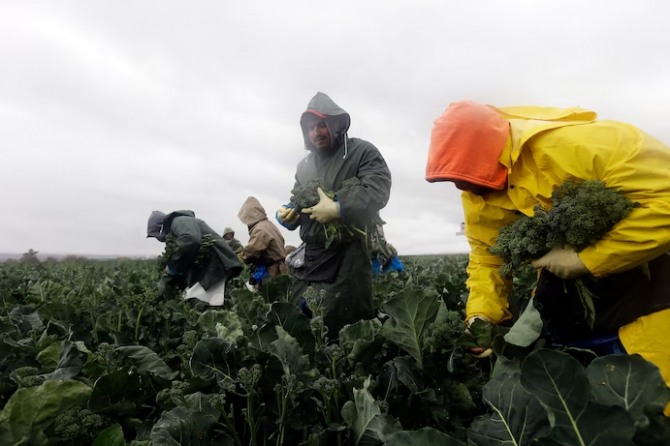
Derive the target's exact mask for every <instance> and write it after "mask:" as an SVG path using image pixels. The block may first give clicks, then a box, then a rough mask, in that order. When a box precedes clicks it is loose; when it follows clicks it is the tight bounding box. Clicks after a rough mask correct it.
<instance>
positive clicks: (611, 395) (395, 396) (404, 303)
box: [0, 256, 670, 446]
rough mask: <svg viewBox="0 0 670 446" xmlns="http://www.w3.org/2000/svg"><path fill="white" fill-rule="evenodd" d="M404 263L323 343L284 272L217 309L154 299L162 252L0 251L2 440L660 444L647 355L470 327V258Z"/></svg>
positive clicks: (662, 390)
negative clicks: (472, 349) (148, 256)
mask: <svg viewBox="0 0 670 446" xmlns="http://www.w3.org/2000/svg"><path fill="white" fill-rule="evenodd" d="M403 260H404V261H405V264H406V271H405V272H403V273H392V274H389V275H384V276H381V277H379V278H376V279H375V284H374V299H375V305H376V308H377V315H378V316H377V318H375V319H373V320H366V321H360V322H358V323H356V324H353V325H350V326H347V327H345V328H344V329H343V330H342V331H341V332H340V334H339V338H338V339H337V340H335V341H333V340H332V336H329V334H328V333H327V332H326V331H325V329H324V325H323V320H322V317H321V315H320V312H319V307H318V302H319V299H320V296H315V295H313V296H311V297H310V302H311V303H312V305H311V307H312V308H313V310H314V313H315V316H314V318H312V319H308V318H306V317H305V316H304V315H303V314H302V313H301V312H300V311H299V309H298V308H297V307H295V306H293V305H291V304H289V303H287V300H288V297H289V291H288V290H289V289H290V287H289V283H290V278H289V277H286V276H283V277H282V276H280V277H278V278H276V279H275V280H274V281H272V282H270V283H267V284H264V288H263V289H262V290H261V291H262V292H261V293H260V294H253V293H251V292H249V291H248V290H246V289H245V288H244V286H243V281H244V280H245V279H246V277H245V275H246V274H248V273H246V272H245V273H244V274H243V276H242V277H239V278H237V279H235V281H234V283H233V286H232V287H231V291H230V298H229V299H228V300H227V303H226V305H225V307H223V308H216V309H213V308H209V307H206V306H201V305H200V304H195V303H193V302H185V301H182V300H180V299H178V298H175V299H165V298H159V297H157V294H156V282H157V279H158V277H159V275H160V271H159V267H158V262H157V260H130V259H128V260H121V259H119V260H109V261H94V260H82V259H74V260H71V261H62V262H55V261H53V262H5V263H0V445H1V446H5V445H31V446H39V445H94V446H103V445H104V446H117V445H134V446H140V445H153V446H163V445H187V446H189V445H194V446H195V445H202V446H204V445H236V446H240V445H254V446H255V445H338V446H342V445H389V446H393V445H398V446H400V445H402V446H407V445H447V446H451V445H460V446H465V445H470V446H473V445H474V446H487V445H494V446H502V445H505V446H507V445H519V446H521V445H531V444H532V445H539V446H556V445H569V446H575V445H579V446H587V445H588V446H600V445H606V446H614V445H617V446H620V445H668V444H670V426H669V422H668V419H667V418H664V417H663V416H662V414H661V413H662V409H663V407H664V405H665V403H666V402H667V401H668V399H670V389H668V388H667V387H666V386H665V384H664V383H663V381H662V379H661V378H660V374H659V373H658V370H657V369H656V368H655V367H654V366H653V365H651V364H650V363H648V362H646V361H644V360H643V359H642V358H640V357H639V356H636V355H633V356H629V355H619V356H606V357H600V358H596V357H595V355H593V354H591V353H590V352H588V351H578V352H574V351H557V350H554V349H548V348H545V347H544V346H543V344H542V342H541V341H539V342H536V343H534V344H533V345H531V346H529V347H527V348H519V347H515V346H510V345H507V344H506V343H505V341H504V339H503V338H502V334H504V332H505V330H507V328H505V327H500V328H497V329H496V331H494V332H493V333H491V332H489V333H466V332H465V330H464V325H463V322H462V320H463V308H464V302H465V297H466V289H465V266H466V262H467V257H466V256H418V257H405V258H403ZM531 285H532V279H531V280H528V279H519V280H518V281H517V283H516V287H515V295H514V299H513V304H514V305H513V308H514V309H515V312H516V313H518V309H519V308H521V306H523V303H524V302H525V301H526V300H527V299H528V297H529V294H530V291H529V290H530V287H531ZM475 336H480V337H481V336H488V337H490V338H491V339H490V341H491V342H492V343H493V345H494V350H495V352H496V354H495V355H493V356H491V357H489V358H486V359H482V360H478V359H475V358H473V357H471V356H470V355H469V354H468V353H467V347H468V346H471V345H473V342H475V341H476V339H475ZM478 341H479V342H480V343H481V342H484V341H485V340H482V339H479V340H478ZM493 358H498V359H497V360H494V359H493ZM494 361H496V362H495V367H494Z"/></svg>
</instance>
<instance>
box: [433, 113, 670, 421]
mask: <svg viewBox="0 0 670 446" xmlns="http://www.w3.org/2000/svg"><path fill="white" fill-rule="evenodd" d="M596 117H597V115H596V113H595V112H593V111H589V110H585V109H580V108H567V109H559V108H549V107H506V108H496V107H493V106H488V105H482V104H478V103H475V102H471V101H462V102H455V103H452V104H450V105H449V107H447V109H446V110H445V112H444V113H443V114H442V115H441V116H440V117H439V118H438V119H437V120H436V121H435V124H434V127H433V129H432V135H431V144H430V150H429V154H428V162H427V167H426V179H427V181H429V182H438V181H450V182H452V183H454V184H455V185H456V187H457V188H458V189H460V190H461V191H463V192H462V195H461V197H462V203H463V208H464V213H465V220H466V224H465V234H466V236H467V238H468V241H469V244H470V247H471V253H470V261H469V264H468V268H467V272H468V280H467V287H468V290H469V295H468V300H467V305H466V316H465V317H466V321H467V323H471V322H472V321H474V320H476V318H481V319H484V320H486V321H489V322H491V323H494V324H498V323H501V322H503V321H506V320H508V319H510V318H511V317H512V315H511V313H510V310H509V302H508V296H509V294H510V292H511V287H512V281H511V278H510V277H507V276H505V275H503V274H501V271H500V267H501V266H502V265H503V263H504V262H505V260H504V259H503V258H502V257H500V256H498V255H495V254H493V253H492V252H491V248H492V247H493V246H494V245H495V243H496V241H497V237H498V235H499V232H500V230H501V229H502V228H503V227H506V226H508V225H510V224H511V223H512V222H513V221H515V220H516V219H518V218H519V216H527V217H532V216H533V215H534V211H535V210H536V209H537V206H538V205H539V206H540V207H542V208H545V209H548V208H550V207H551V205H552V201H551V200H552V193H553V192H555V191H557V189H559V187H561V186H562V185H564V184H566V183H575V184H579V183H584V182H589V181H594V180H595V181H597V182H600V183H602V184H603V185H604V186H605V187H606V188H608V189H612V190H615V191H617V192H618V193H620V194H621V195H623V196H624V197H625V198H626V199H627V200H629V201H630V202H632V203H634V207H632V209H631V210H630V211H629V212H627V213H626V215H625V217H623V218H622V219H621V220H619V221H618V222H616V223H615V224H614V225H613V226H612V227H611V229H609V230H608V232H606V233H605V234H603V235H602V237H600V238H599V239H597V240H595V241H594V242H593V243H592V244H590V245H588V246H586V247H584V248H583V249H581V250H579V251H577V250H575V249H574V248H572V247H571V246H569V245H568V246H557V247H555V248H553V249H551V250H549V251H548V252H547V253H546V254H544V255H541V256H539V258H535V259H533V260H532V265H533V266H534V267H535V268H538V269H540V272H541V273H540V275H539V277H540V278H542V277H543V276H544V277H545V278H547V277H548V280H544V281H542V280H541V281H539V282H538V287H537V288H536V291H535V295H534V298H533V300H532V301H533V304H534V305H535V307H537V308H538V310H539V311H540V314H541V316H542V319H543V321H544V323H545V326H546V325H547V324H548V325H549V327H548V328H549V330H548V331H549V333H557V334H558V335H559V336H563V337H565V338H566V339H568V340H569V338H570V333H569V332H566V330H565V327H574V326H575V325H574V323H573V321H571V320H569V318H570V317H574V315H575V313H565V314H561V312H562V311H563V310H562V309H561V308H562V307H565V308H570V307H571V305H570V299H575V298H576V297H575V296H574V293H573V295H566V293H565V292H564V290H563V289H562V285H563V284H564V283H565V282H564V280H569V279H576V278H585V277H589V278H592V279H593V280H596V279H597V284H598V285H597V288H598V291H599V293H598V297H597V298H596V299H593V302H594V306H595V320H594V321H593V323H592V324H588V327H589V330H591V333H590V334H589V333H586V335H592V336H593V337H602V336H605V335H606V334H607V333H608V332H613V333H614V334H615V335H616V334H618V338H619V340H620V342H621V344H622V345H623V347H625V351H626V352H627V353H630V354H633V353H639V354H640V355H641V356H642V357H644V358H645V359H647V360H648V361H650V362H652V363H654V364H655V365H656V366H658V367H659V369H660V371H661V374H662V375H663V378H664V379H665V381H666V382H667V383H669V384H670V329H669V328H668V327H670V255H669V254H668V251H669V250H670V149H669V148H668V147H667V146H666V145H664V144H663V143H661V142H659V141H658V140H656V139H654V138H652V137H651V136H649V135H646V134H645V133H643V132H642V131H641V130H639V129H638V128H636V127H634V126H632V125H629V124H625V123H621V122H615V121H598V120H597V119H596ZM573 218H574V219H575V220H579V219H580V218H583V217H582V216H581V215H579V214H577V215H574V217H573ZM580 223H584V224H585V227H588V224H589V223H592V222H585V221H582V222H580ZM519 240H520V241H519V242H518V244H519V245H521V244H526V245H528V244H532V243H535V241H534V240H531V239H530V238H527V239H526V240H524V239H523V238H520V239H519ZM528 247H529V246H513V247H512V249H521V248H523V249H526V248H528ZM494 251H495V250H494ZM541 284H543V285H542V287H540V285H541ZM552 299H553V303H552ZM561 300H562V301H561ZM542 301H544V303H545V304H544V305H538V302H542ZM563 303H564V304H565V305H562V304H563ZM548 308H551V312H552V314H548V313H547V309H548ZM584 325H585V324H581V327H584ZM584 335H585V333H584V332H582V333H580V334H579V336H584ZM573 340H575V339H573ZM473 352H474V353H475V354H477V353H481V352H482V349H473ZM669 409H670V406H669V407H668V408H666V415H670V410H669Z"/></svg>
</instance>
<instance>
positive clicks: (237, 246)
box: [221, 226, 244, 255]
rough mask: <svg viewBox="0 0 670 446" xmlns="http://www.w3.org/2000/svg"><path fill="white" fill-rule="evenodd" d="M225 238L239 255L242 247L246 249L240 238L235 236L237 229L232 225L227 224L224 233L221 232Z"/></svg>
mask: <svg viewBox="0 0 670 446" xmlns="http://www.w3.org/2000/svg"><path fill="white" fill-rule="evenodd" d="M221 236H222V237H223V239H224V240H225V241H226V243H228V246H230V249H232V250H233V251H235V254H237V255H239V254H240V253H241V252H242V249H244V246H243V245H242V243H240V241H239V240H238V239H236V238H235V230H234V229H233V228H231V227H230V226H226V227H225V228H224V230H223V234H221Z"/></svg>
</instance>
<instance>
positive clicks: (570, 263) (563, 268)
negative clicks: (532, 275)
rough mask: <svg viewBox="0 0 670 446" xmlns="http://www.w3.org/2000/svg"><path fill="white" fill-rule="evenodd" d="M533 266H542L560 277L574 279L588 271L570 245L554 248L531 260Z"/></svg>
mask: <svg viewBox="0 0 670 446" xmlns="http://www.w3.org/2000/svg"><path fill="white" fill-rule="evenodd" d="M531 264H532V265H533V267H534V268H544V269H546V270H547V271H549V272H550V273H552V274H553V275H555V276H557V277H560V278H561V279H574V278H576V277H580V276H583V275H585V274H588V273H589V270H588V269H586V266H584V262H582V260H581V259H580V258H579V255H577V252H575V250H574V249H573V248H571V247H569V246H568V247H565V248H554V249H552V250H551V251H549V252H548V253H546V254H545V255H543V256H542V257H540V258H539V259H535V260H533V261H532V262H531Z"/></svg>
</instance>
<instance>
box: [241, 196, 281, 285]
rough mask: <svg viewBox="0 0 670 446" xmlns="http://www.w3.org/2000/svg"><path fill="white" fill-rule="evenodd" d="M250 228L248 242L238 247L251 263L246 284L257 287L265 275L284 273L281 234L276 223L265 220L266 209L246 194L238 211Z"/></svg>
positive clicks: (274, 275)
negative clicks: (249, 274) (240, 247)
mask: <svg viewBox="0 0 670 446" xmlns="http://www.w3.org/2000/svg"><path fill="white" fill-rule="evenodd" d="M237 216H238V218H239V219H240V221H241V222H242V223H244V224H245V225H247V228H249V242H248V243H247V245H246V246H245V247H244V248H243V249H242V251H241V254H240V256H241V258H242V260H243V261H244V262H245V263H248V264H250V265H251V277H250V279H249V283H248V284H247V288H248V289H250V290H251V291H258V288H259V287H260V285H261V283H262V281H263V279H264V278H265V277H277V276H278V275H279V274H286V273H287V272H288V270H287V269H286V265H285V264H284V258H285V257H286V250H285V249H284V237H283V236H282V235H281V233H280V232H279V229H278V228H277V226H275V224H274V223H272V222H271V221H270V220H268V217H267V215H266V214H265V209H264V208H263V206H262V205H261V203H260V202H259V201H258V200H257V199H256V197H248V198H247V199H246V200H245V201H244V204H243V205H242V207H241V208H240V212H239V213H238V214H237Z"/></svg>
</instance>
